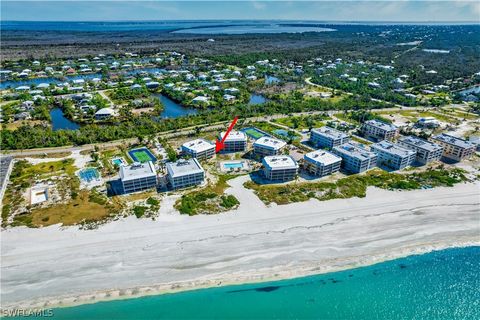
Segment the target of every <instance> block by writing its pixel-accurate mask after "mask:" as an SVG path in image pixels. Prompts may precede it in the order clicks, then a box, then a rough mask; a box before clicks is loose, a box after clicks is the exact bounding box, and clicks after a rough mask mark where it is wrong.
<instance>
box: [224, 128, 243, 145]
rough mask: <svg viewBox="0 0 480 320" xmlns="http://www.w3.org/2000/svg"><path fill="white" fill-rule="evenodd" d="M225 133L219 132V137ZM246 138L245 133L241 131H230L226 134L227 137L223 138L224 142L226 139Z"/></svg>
mask: <svg viewBox="0 0 480 320" xmlns="http://www.w3.org/2000/svg"><path fill="white" fill-rule="evenodd" d="M225 133H227V132H226V131H222V132H221V133H220V137H221V138H222V139H223V137H224V136H225ZM246 140H247V136H246V135H245V133H243V132H242V131H233V130H232V131H230V133H229V134H228V136H227V138H226V139H225V142H227V141H246Z"/></svg>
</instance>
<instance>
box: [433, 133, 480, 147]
mask: <svg viewBox="0 0 480 320" xmlns="http://www.w3.org/2000/svg"><path fill="white" fill-rule="evenodd" d="M433 139H434V140H438V141H443V142H445V143H448V144H452V145H454V146H456V147H460V148H474V147H475V144H474V143H472V142H470V141H467V140H463V139H460V138H458V137H454V136H451V135H449V134H446V133H441V134H439V135H438V136H435V137H433Z"/></svg>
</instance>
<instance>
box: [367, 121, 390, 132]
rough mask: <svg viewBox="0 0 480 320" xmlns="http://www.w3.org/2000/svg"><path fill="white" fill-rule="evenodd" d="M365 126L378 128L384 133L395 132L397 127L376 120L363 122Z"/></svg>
mask: <svg viewBox="0 0 480 320" xmlns="http://www.w3.org/2000/svg"><path fill="white" fill-rule="evenodd" d="M365 124H368V125H370V126H372V127H376V128H380V129H382V130H385V131H392V130H397V126H396V125H393V124H391V123H386V122H383V121H380V120H377V119H373V120H368V121H365Z"/></svg>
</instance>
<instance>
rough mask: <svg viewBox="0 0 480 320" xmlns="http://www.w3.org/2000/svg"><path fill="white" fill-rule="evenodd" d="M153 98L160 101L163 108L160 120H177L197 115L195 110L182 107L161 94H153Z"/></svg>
mask: <svg viewBox="0 0 480 320" xmlns="http://www.w3.org/2000/svg"><path fill="white" fill-rule="evenodd" d="M155 96H156V97H158V98H159V99H160V102H162V104H163V107H164V110H163V111H162V113H161V114H160V118H162V119H166V118H179V117H183V116H188V115H191V114H197V113H198V110H197V109H195V108H188V107H184V106H182V105H181V104H179V103H177V102H175V101H173V100H172V99H170V98H169V97H167V96H165V95H163V94H155ZM157 119H158V118H157Z"/></svg>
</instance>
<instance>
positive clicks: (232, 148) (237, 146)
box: [219, 130, 247, 152]
mask: <svg viewBox="0 0 480 320" xmlns="http://www.w3.org/2000/svg"><path fill="white" fill-rule="evenodd" d="M225 133H226V132H222V133H221V134H220V136H219V140H222V139H223V137H224V136H225ZM224 143H225V147H224V148H223V150H225V151H227V152H238V151H245V150H246V149H247V136H246V135H245V133H243V132H241V131H233V130H232V131H230V133H229V134H228V136H227V138H226V139H225V142H224Z"/></svg>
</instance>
